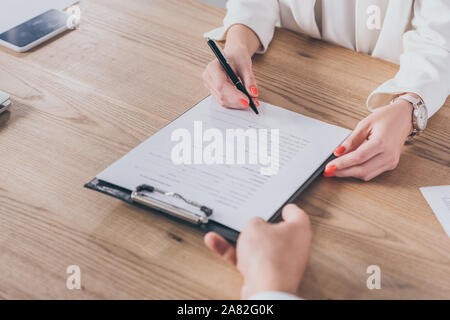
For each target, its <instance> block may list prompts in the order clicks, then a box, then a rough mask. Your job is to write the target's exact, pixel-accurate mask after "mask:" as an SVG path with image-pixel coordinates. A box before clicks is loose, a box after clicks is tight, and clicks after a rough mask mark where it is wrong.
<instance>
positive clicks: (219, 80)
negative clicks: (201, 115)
mask: <svg viewBox="0 0 450 320" xmlns="http://www.w3.org/2000/svg"><path fill="white" fill-rule="evenodd" d="M208 45H209V46H210V48H211V50H212V51H213V52H214V54H215V56H216V59H214V60H213V61H212V62H210V63H209V65H208V66H207V68H206V70H205V72H204V73H203V80H204V84H205V86H206V87H207V88H208V89H209V90H210V92H211V94H212V95H213V96H214V97H215V98H216V100H217V101H218V102H219V103H220V104H221V105H222V106H224V107H227V108H233V109H246V108H251V109H252V110H253V111H254V112H255V113H256V114H258V110H257V107H258V106H259V102H258V100H257V99H256V98H257V96H258V89H257V87H256V84H255V78H254V76H253V73H252V70H251V68H252V62H251V56H250V54H249V53H248V51H247V50H241V51H239V52H237V53H236V55H233V59H230V58H229V57H224V55H223V54H222V52H221V50H220V49H219V48H218V46H217V45H216V44H215V42H214V41H212V40H208ZM227 58H228V60H227ZM230 64H231V65H233V67H235V70H236V73H235V72H234V70H233V69H232V68H231V66H230Z"/></svg>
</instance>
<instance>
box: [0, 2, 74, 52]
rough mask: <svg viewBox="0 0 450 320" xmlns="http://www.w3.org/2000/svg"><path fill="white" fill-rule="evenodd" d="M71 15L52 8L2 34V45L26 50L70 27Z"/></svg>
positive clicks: (17, 49) (0, 37)
mask: <svg viewBox="0 0 450 320" xmlns="http://www.w3.org/2000/svg"><path fill="white" fill-rule="evenodd" d="M69 18H70V16H69V15H68V14H66V13H65V12H62V11H59V10H55V9H51V10H48V11H46V12H44V13H43V14H41V15H39V16H37V17H34V18H32V19H30V20H28V21H26V22H24V23H22V24H19V25H18V26H15V27H14V28H12V29H9V30H7V31H5V32H3V33H2V34H0V45H2V46H4V47H7V48H9V49H12V50H14V51H16V52H26V51H28V50H30V49H32V48H34V47H36V46H38V45H39V44H41V43H43V42H45V41H47V40H49V39H51V38H53V37H55V36H57V35H58V34H60V33H62V32H64V31H66V30H68V29H70V28H69V27H70V25H69V23H68V20H69Z"/></svg>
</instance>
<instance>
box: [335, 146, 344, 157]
mask: <svg viewBox="0 0 450 320" xmlns="http://www.w3.org/2000/svg"><path fill="white" fill-rule="evenodd" d="M344 152H345V147H344V146H339V147H337V148H336V150H334V155H335V156H337V157H339V156H341V155H342V154H343V153H344Z"/></svg>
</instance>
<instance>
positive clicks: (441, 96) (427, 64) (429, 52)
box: [367, 0, 450, 117]
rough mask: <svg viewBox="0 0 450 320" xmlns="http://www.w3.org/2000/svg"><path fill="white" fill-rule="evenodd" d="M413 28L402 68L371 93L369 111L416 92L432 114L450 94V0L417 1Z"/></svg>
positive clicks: (406, 37) (405, 37)
mask: <svg viewBox="0 0 450 320" xmlns="http://www.w3.org/2000/svg"><path fill="white" fill-rule="evenodd" d="M412 27H413V29H412V30H410V31H408V32H406V33H405V34H404V35H403V54H402V55H401V56H400V70H399V71H398V73H397V74H396V76H395V77H394V78H393V79H390V80H388V81H386V82H385V83H383V84H382V85H381V86H380V87H378V88H377V89H376V90H375V91H374V92H372V93H371V94H370V95H369V97H368V98H367V107H368V108H369V110H371V111H373V110H374V109H375V108H377V107H380V106H383V105H386V104H389V102H390V101H391V100H392V98H393V97H394V96H395V95H397V94H399V93H402V92H412V93H416V94H418V95H419V96H420V97H421V98H422V99H423V100H424V102H425V104H426V106H427V109H428V116H429V117H431V116H432V115H433V114H434V113H436V112H437V111H438V110H439V108H440V107H441V106H442V105H443V104H444V103H445V100H446V98H447V97H448V95H450V1H448V0H433V1H430V0H415V1H414V17H413V20H412Z"/></svg>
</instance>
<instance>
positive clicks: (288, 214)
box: [281, 203, 309, 222]
mask: <svg viewBox="0 0 450 320" xmlns="http://www.w3.org/2000/svg"><path fill="white" fill-rule="evenodd" d="M281 216H282V217H283V220H284V221H286V222H299V221H303V220H308V219H309V217H308V215H307V214H306V212H305V211H303V210H302V209H300V208H299V207H298V206H296V205H295V204H293V203H291V204H288V205H286V206H285V207H284V208H283V210H282V212H281Z"/></svg>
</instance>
